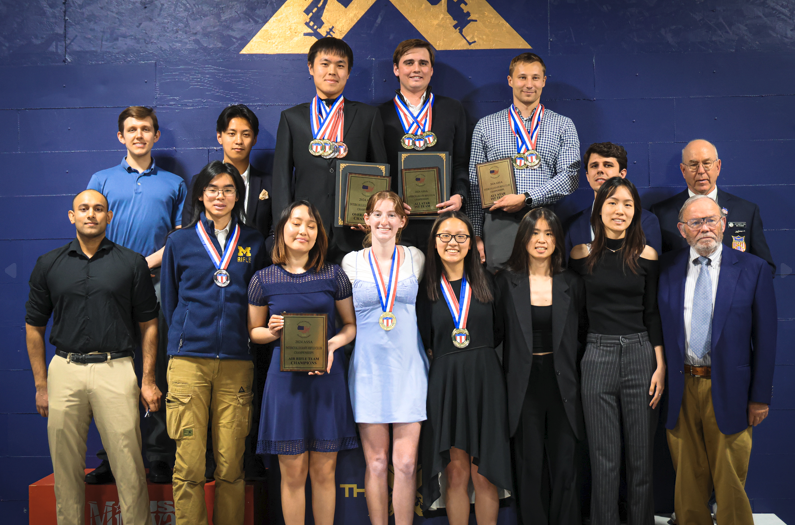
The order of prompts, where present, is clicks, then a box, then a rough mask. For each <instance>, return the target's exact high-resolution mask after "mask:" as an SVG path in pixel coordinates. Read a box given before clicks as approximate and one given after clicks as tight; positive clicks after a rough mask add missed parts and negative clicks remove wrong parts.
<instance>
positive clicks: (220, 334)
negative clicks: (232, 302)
mask: <svg viewBox="0 0 795 525" xmlns="http://www.w3.org/2000/svg"><path fill="white" fill-rule="evenodd" d="M225 312H226V288H221V322H220V323H218V346H217V348H218V352H217V353H216V354H215V358H216V359H221V342H222V341H223V340H224V339H223V326H224V313H225Z"/></svg>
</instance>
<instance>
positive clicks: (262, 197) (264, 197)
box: [259, 190, 270, 201]
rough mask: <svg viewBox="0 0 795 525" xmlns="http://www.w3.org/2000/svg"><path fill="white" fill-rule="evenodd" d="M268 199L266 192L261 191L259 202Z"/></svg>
mask: <svg viewBox="0 0 795 525" xmlns="http://www.w3.org/2000/svg"><path fill="white" fill-rule="evenodd" d="M268 198H270V195H268V190H262V192H261V193H260V194H259V200H261V201H264V200H266V199H268Z"/></svg>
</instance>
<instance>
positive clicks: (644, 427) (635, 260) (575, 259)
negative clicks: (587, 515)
mask: <svg viewBox="0 0 795 525" xmlns="http://www.w3.org/2000/svg"><path fill="white" fill-rule="evenodd" d="M642 213H643V209H642V208H641V206H640V196H639V195H638V191H637V190H636V189H635V186H634V185H633V184H632V183H631V182H630V181H628V180H626V179H623V178H621V177H613V178H611V179H608V180H607V181H606V182H605V183H604V184H603V185H602V187H601V188H600V189H599V191H598V192H597V194H596V200H595V202H594V208H593V213H592V214H591V227H592V228H593V232H594V240H593V242H592V243H591V244H590V245H586V244H580V245H577V246H575V247H574V249H572V251H571V263H570V264H571V267H572V268H573V269H574V270H575V271H577V272H578V273H579V274H580V275H581V276H582V278H583V281H584V282H585V296H586V303H587V312H588V326H589V328H588V338H587V340H588V344H587V346H586V348H585V355H584V356H583V359H582V403H583V409H584V413H585V427H586V430H587V433H588V446H589V450H590V455H591V473H592V494H591V523H592V524H593V525H613V524H614V523H618V522H619V516H618V486H619V468H620V465H621V430H622V428H623V433H624V450H625V456H626V465H627V485H628V498H627V501H628V503H629V508H628V511H627V514H628V518H629V524H630V525H653V523H654V497H653V492H652V463H653V444H654V428H655V424H656V421H657V412H656V410H655V409H656V407H657V403H658V402H659V401H660V396H661V395H662V390H663V385H664V381H665V361H664V358H663V347H662V326H661V323H660V314H659V311H658V309H657V277H658V274H659V261H658V260H657V252H656V251H654V249H653V248H652V247H650V246H646V237H645V236H644V234H643V228H642V227H641V214H642Z"/></svg>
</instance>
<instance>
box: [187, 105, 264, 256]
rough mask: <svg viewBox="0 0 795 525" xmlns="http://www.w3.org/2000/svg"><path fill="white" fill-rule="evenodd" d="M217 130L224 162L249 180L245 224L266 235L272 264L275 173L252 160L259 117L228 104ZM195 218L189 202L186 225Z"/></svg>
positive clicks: (219, 119)
mask: <svg viewBox="0 0 795 525" xmlns="http://www.w3.org/2000/svg"><path fill="white" fill-rule="evenodd" d="M215 133H216V138H217V139H218V144H220V145H221V147H222V148H223V150H224V162H228V163H230V164H232V165H233V166H234V167H236V168H237V170H238V171H239V172H240V175H241V176H242V177H243V181H244V182H245V183H246V195H245V205H244V210H245V212H246V221H245V223H246V224H247V225H249V226H253V227H254V228H256V229H257V230H258V231H259V232H260V233H261V234H262V236H263V237H265V246H266V248H267V251H268V258H267V264H270V249H271V247H272V246H273V239H272V236H271V217H272V213H271V176H270V175H269V174H267V173H265V172H264V171H260V170H258V169H257V168H255V167H254V166H252V165H251V162H250V158H251V150H252V149H253V148H254V146H255V145H256V144H257V135H258V134H259V119H258V118H257V115H256V114H255V113H254V112H253V111H251V110H250V109H249V108H248V107H247V106H244V105H243V104H235V105H232V106H228V107H227V108H225V109H224V110H223V111H222V112H221V114H220V115H218V120H217V121H216V124H215ZM191 186H192V183H191ZM188 200H190V199H188ZM192 218H193V206H192V204H191V203H189V202H187V201H186V202H185V208H184V210H183V213H182V224H183V226H184V225H186V224H188V223H190V222H191V219H192Z"/></svg>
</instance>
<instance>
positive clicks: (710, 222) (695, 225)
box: [682, 217, 721, 230]
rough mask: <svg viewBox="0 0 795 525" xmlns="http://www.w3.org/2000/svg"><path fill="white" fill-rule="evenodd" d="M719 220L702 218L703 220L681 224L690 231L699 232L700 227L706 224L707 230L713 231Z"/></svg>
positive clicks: (717, 218) (692, 220) (693, 220)
mask: <svg viewBox="0 0 795 525" xmlns="http://www.w3.org/2000/svg"><path fill="white" fill-rule="evenodd" d="M720 219H721V218H720V217H704V218H703V219H690V220H689V221H686V222H683V223H682V224H684V225H685V226H687V227H688V228H690V229H691V230H700V229H701V226H702V225H704V224H706V225H707V228H709V229H710V230H714V229H715V228H716V227H717V225H718V223H719V222H720Z"/></svg>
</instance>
